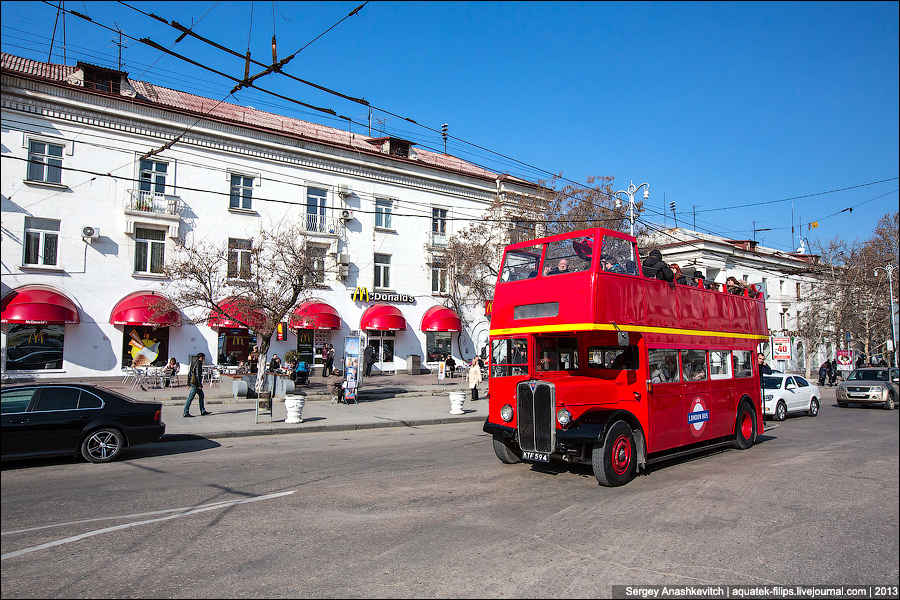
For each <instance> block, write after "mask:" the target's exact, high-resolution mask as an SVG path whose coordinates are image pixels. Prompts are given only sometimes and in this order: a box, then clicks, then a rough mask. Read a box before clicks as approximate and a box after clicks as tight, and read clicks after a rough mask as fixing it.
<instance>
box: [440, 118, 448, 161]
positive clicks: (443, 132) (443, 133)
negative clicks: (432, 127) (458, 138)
mask: <svg viewBox="0 0 900 600" xmlns="http://www.w3.org/2000/svg"><path fill="white" fill-rule="evenodd" d="M447 128H448V125H447V124H446V123H442V124H441V137H442V138H444V154H447Z"/></svg>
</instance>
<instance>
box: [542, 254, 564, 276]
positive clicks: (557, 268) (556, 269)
mask: <svg viewBox="0 0 900 600" xmlns="http://www.w3.org/2000/svg"><path fill="white" fill-rule="evenodd" d="M568 272H569V261H567V260H566V259H565V258H561V259H559V262H558V263H556V266H555V267H553V268H552V269H550V270H549V271H547V272H546V273H545V275H559V274H560V273H568Z"/></svg>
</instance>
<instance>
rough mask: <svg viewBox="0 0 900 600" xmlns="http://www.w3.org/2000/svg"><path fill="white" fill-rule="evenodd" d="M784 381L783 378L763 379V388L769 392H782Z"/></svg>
mask: <svg viewBox="0 0 900 600" xmlns="http://www.w3.org/2000/svg"><path fill="white" fill-rule="evenodd" d="M782 381H783V380H782V378H781V377H763V387H764V388H766V389H767V390H780V389H781V382H782Z"/></svg>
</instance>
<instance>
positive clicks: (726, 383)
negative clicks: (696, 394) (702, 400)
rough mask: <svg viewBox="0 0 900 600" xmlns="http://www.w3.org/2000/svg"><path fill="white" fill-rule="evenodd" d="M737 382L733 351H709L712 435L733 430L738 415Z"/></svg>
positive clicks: (717, 435) (726, 433)
mask: <svg viewBox="0 0 900 600" xmlns="http://www.w3.org/2000/svg"><path fill="white" fill-rule="evenodd" d="M737 398H738V395H737V394H736V392H735V382H734V378H733V376H732V364H731V351H730V350H710V351H709V401H710V403H711V406H710V408H709V410H710V421H709V426H710V428H711V434H712V437H724V436H726V435H730V434H731V433H732V432H733V427H734V421H735V418H736V415H737Z"/></svg>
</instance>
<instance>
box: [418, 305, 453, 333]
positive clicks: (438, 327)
mask: <svg viewBox="0 0 900 600" xmlns="http://www.w3.org/2000/svg"><path fill="white" fill-rule="evenodd" d="M460 329H462V323H460V320H459V317H458V316H456V313H455V312H453V311H452V310H450V309H449V308H447V307H446V306H432V307H431V308H429V309H428V310H426V311H425V315H424V316H423V317H422V331H459V330H460Z"/></svg>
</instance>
